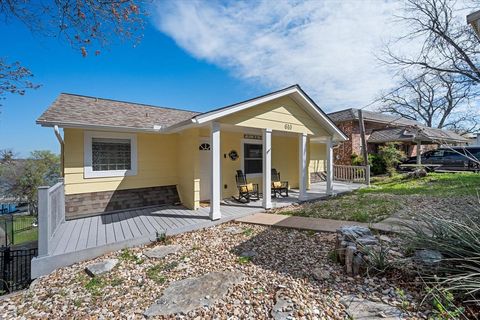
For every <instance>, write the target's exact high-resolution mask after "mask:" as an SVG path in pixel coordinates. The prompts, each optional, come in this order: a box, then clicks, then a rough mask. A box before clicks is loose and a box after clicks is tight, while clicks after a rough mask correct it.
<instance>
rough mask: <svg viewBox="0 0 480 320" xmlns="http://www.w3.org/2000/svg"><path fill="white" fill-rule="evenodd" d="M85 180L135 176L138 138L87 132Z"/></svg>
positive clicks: (128, 135) (130, 135)
mask: <svg viewBox="0 0 480 320" xmlns="http://www.w3.org/2000/svg"><path fill="white" fill-rule="evenodd" d="M84 147H85V159H84V161H85V168H84V169H85V170H84V174H85V178H97V177H120V176H127V175H135V174H136V171H137V147H136V136H135V135H134V134H125V133H109V132H85V145H84Z"/></svg>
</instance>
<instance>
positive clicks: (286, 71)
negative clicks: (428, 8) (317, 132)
mask: <svg viewBox="0 0 480 320" xmlns="http://www.w3.org/2000/svg"><path fill="white" fill-rule="evenodd" d="M156 9H157V11H156V13H157V15H156V17H155V18H156V19H155V24H156V26H157V28H158V29H159V30H161V31H162V32H164V33H165V34H167V35H169V36H170V37H172V38H173V39H174V40H175V41H176V43H177V44H178V45H179V46H180V47H182V48H183V49H184V50H186V51H187V52H189V53H190V54H191V55H193V56H195V57H196V58H199V59H203V60H206V61H208V62H210V63H213V64H215V65H218V66H220V67H222V68H225V69H227V70H229V71H230V72H231V73H232V74H233V75H234V76H236V77H238V78H240V79H244V80H246V81H253V82H258V83H260V84H262V85H264V86H265V87H267V88H269V89H278V88H281V87H284V86H288V85H291V84H295V83H298V84H300V85H301V86H302V87H303V88H304V89H305V90H306V91H307V92H308V93H309V94H311V95H312V97H313V98H314V99H315V100H316V101H317V102H318V103H319V104H320V105H322V106H325V107H326V109H327V110H333V109H338V108H344V107H359V106H363V105H365V104H367V103H369V102H370V101H371V100H372V99H374V98H375V97H376V96H377V95H378V93H379V91H380V90H382V89H388V88H390V87H391V86H393V84H394V82H393V81H394V80H393V79H392V76H391V74H390V73H389V72H388V71H387V70H386V69H385V68H383V67H382V66H381V64H380V63H379V61H378V60H377V59H376V57H375V54H378V53H379V51H380V50H381V49H382V47H383V41H384V40H387V39H388V38H390V37H391V36H392V34H393V35H395V34H399V32H400V31H401V30H399V26H398V25H395V24H394V23H393V22H392V20H393V17H392V15H393V14H394V13H395V10H398V9H399V3H398V2H389V1H380V0H378V1H376V0H371V1H354V0H350V1H306V2H299V1H282V0H279V1H277V0H270V1H251V2H243V1H242V2H232V3H228V4H225V2H221V1H218V2H217V1H161V2H159V3H158V4H157V7H156ZM397 31H398V32H397Z"/></svg>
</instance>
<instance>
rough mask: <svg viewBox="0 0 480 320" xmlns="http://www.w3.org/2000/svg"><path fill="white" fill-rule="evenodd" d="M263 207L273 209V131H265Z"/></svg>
mask: <svg viewBox="0 0 480 320" xmlns="http://www.w3.org/2000/svg"><path fill="white" fill-rule="evenodd" d="M263 207H264V208H265V209H271V208H272V129H264V130H263Z"/></svg>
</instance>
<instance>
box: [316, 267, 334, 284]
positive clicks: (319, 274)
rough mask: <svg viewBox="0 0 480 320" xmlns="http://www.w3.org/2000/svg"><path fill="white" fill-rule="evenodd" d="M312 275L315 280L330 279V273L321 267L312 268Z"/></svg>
mask: <svg viewBox="0 0 480 320" xmlns="http://www.w3.org/2000/svg"><path fill="white" fill-rule="evenodd" d="M312 276H313V278H314V279H315V280H320V281H322V280H330V279H331V277H332V276H331V274H330V271H328V270H325V269H323V268H316V269H313V271H312Z"/></svg>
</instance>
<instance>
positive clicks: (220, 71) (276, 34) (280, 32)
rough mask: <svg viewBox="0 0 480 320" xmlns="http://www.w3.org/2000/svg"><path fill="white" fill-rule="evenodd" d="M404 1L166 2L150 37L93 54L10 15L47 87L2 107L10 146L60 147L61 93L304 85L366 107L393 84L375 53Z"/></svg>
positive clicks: (227, 99)
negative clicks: (43, 123)
mask: <svg viewBox="0 0 480 320" xmlns="http://www.w3.org/2000/svg"><path fill="white" fill-rule="evenodd" d="M398 9H399V2H394V1H393V2H391V1H380V0H371V1H368V0H367V1H355V0H351V1H307V2H300V1H277V0H267V1H250V2H226V1H208V2H206V1H193V0H192V1H158V2H155V4H154V5H153V6H152V7H151V8H150V10H149V11H150V16H149V18H148V20H147V23H146V26H145V31H144V37H143V39H142V41H141V42H140V44H138V45H137V46H135V47H134V46H133V45H132V43H130V42H125V43H117V44H114V45H112V46H110V47H108V48H105V49H103V50H102V53H101V54H100V55H99V56H94V55H89V56H87V57H86V58H84V57H82V55H81V54H80V53H79V52H78V51H75V50H73V49H72V48H71V47H70V46H69V45H67V44H66V43H65V42H62V41H61V40H59V39H56V38H48V37H40V36H38V35H35V36H34V35H32V34H31V32H30V31H29V30H28V29H26V28H25V27H24V26H23V25H22V24H20V23H15V22H13V23H9V24H5V23H3V22H0V32H1V34H2V40H3V42H2V46H1V47H0V57H4V58H6V59H7V61H9V62H13V61H20V62H21V63H22V64H23V65H24V66H26V67H28V68H29V69H30V70H31V71H32V72H33V73H34V77H33V78H32V79H31V80H32V81H33V82H35V83H38V84H41V87H40V88H38V89H36V90H29V91H27V93H26V95H24V96H17V95H7V96H6V99H5V100H1V101H0V104H2V106H1V107H0V149H5V148H11V149H13V150H14V151H15V152H17V153H18V155H19V156H21V157H25V156H28V154H29V153H30V152H31V151H33V150H44V149H48V150H52V151H54V152H58V151H59V146H58V142H57V140H56V138H55V136H54V133H53V129H51V128H42V127H40V126H38V125H36V124H35V120H36V119H37V118H38V117H39V116H40V115H41V113H42V112H43V111H44V110H45V109H46V108H47V107H48V106H49V104H51V103H52V102H53V101H54V99H55V98H56V97H57V96H58V94H59V93H61V92H69V93H77V94H84V95H89V96H96V97H102V98H110V99H118V100H124V101H132V102H139V103H146V104H152V105H157V106H167V107H174V108H175V107H178V108H182V109H189V110H195V111H207V110H209V109H213V108H218V107H221V106H224V105H228V104H232V103H235V102H238V101H242V100H246V99H249V98H252V97H255V96H258V95H262V94H265V93H268V92H270V91H273V90H278V89H281V88H283V87H286V86H290V85H292V84H300V85H301V86H302V88H304V90H306V91H307V93H308V94H309V95H311V96H312V98H313V99H314V100H315V101H316V102H317V104H318V105H320V106H321V107H322V108H323V109H324V111H326V112H330V111H334V110H339V109H343V108H348V107H361V106H363V105H365V104H368V103H369V102H370V101H372V100H373V99H375V98H376V97H377V96H378V94H379V92H380V91H381V90H385V89H389V88H391V87H392V86H393V85H394V79H393V78H392V74H391V72H389V70H386V69H385V68H384V67H383V66H382V65H381V63H379V61H378V59H377V58H376V54H378V52H379V51H380V50H381V48H383V45H384V43H385V42H386V41H388V39H389V38H390V37H392V36H393V35H396V34H399V32H400V29H399V28H400V26H399V25H397V24H395V23H392V17H393V14H394V13H395V11H396V10H398Z"/></svg>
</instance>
